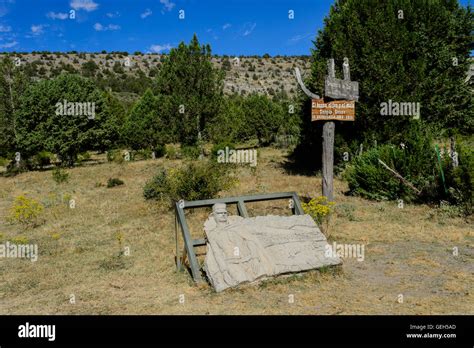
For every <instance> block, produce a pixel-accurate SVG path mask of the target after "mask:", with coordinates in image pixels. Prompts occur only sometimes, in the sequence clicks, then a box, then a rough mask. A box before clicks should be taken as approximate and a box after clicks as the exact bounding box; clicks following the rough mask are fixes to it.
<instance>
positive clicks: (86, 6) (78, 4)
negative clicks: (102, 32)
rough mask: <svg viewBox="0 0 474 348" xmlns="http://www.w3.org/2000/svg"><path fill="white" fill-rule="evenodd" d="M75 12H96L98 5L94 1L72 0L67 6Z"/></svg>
mask: <svg viewBox="0 0 474 348" xmlns="http://www.w3.org/2000/svg"><path fill="white" fill-rule="evenodd" d="M69 5H70V6H71V7H72V8H73V9H75V10H85V11H87V12H91V11H95V10H97V7H99V4H97V3H95V2H94V0H72V1H71V2H70V4H69Z"/></svg>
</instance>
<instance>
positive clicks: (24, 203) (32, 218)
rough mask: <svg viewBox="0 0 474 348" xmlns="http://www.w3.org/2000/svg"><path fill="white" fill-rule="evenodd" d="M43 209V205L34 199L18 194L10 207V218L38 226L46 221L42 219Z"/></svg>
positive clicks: (28, 225)
mask: <svg viewBox="0 0 474 348" xmlns="http://www.w3.org/2000/svg"><path fill="white" fill-rule="evenodd" d="M43 210H44V207H43V205H42V204H41V203H39V202H37V201H35V200H34V199H29V198H27V197H25V196H18V197H16V198H15V201H14V202H13V206H12V207H11V209H10V215H9V220H10V222H12V223H19V224H22V225H24V226H27V227H36V226H38V225H40V224H41V223H42V222H44V221H42V219H41V214H42V212H43Z"/></svg>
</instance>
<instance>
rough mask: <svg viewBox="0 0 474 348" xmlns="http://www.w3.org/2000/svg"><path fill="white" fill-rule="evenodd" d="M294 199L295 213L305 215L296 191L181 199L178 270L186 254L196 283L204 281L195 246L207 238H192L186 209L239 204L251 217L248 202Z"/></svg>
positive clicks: (241, 212)
mask: <svg viewBox="0 0 474 348" xmlns="http://www.w3.org/2000/svg"><path fill="white" fill-rule="evenodd" d="M286 198H289V199H292V200H293V205H292V207H291V209H292V212H293V214H295V215H303V214H304V212H303V208H302V206H301V202H300V200H299V198H298V195H297V194H296V192H280V193H266V194H260V195H248V196H238V197H227V198H216V199H204V200H199V201H179V202H176V204H175V239H176V268H177V270H178V271H182V270H183V269H184V262H185V259H186V256H187V257H188V260H189V266H190V268H191V274H192V276H193V279H194V281H195V282H196V283H201V282H203V279H202V277H201V269H200V267H199V263H198V261H197V258H196V251H195V249H194V248H195V247H198V246H203V245H206V240H205V239H192V237H191V232H190V231H189V227H188V224H187V222H186V216H185V214H184V211H185V209H191V208H203V207H211V206H213V205H214V204H216V203H226V204H237V211H238V213H239V215H240V216H242V217H249V215H248V213H247V208H246V207H245V203H246V202H262V201H271V200H276V199H286ZM178 225H179V227H180V228H181V233H182V236H183V240H184V248H183V253H182V256H181V257H180V254H179V245H178V244H179V243H178Z"/></svg>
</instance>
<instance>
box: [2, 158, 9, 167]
mask: <svg viewBox="0 0 474 348" xmlns="http://www.w3.org/2000/svg"><path fill="white" fill-rule="evenodd" d="M8 163H10V161H9V160H8V159H6V158H3V157H0V167H6V166H7V165H8Z"/></svg>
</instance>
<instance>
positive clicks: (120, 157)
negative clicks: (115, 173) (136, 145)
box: [107, 150, 132, 164]
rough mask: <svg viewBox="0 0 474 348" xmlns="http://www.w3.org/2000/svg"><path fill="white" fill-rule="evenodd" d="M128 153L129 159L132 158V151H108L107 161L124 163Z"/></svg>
mask: <svg viewBox="0 0 474 348" xmlns="http://www.w3.org/2000/svg"><path fill="white" fill-rule="evenodd" d="M127 153H128V160H131V159H132V154H131V153H130V152H127V151H125V152H124V151H122V150H110V151H107V161H108V162H115V163H119V164H122V163H123V162H124V161H125V160H126V157H127Z"/></svg>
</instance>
